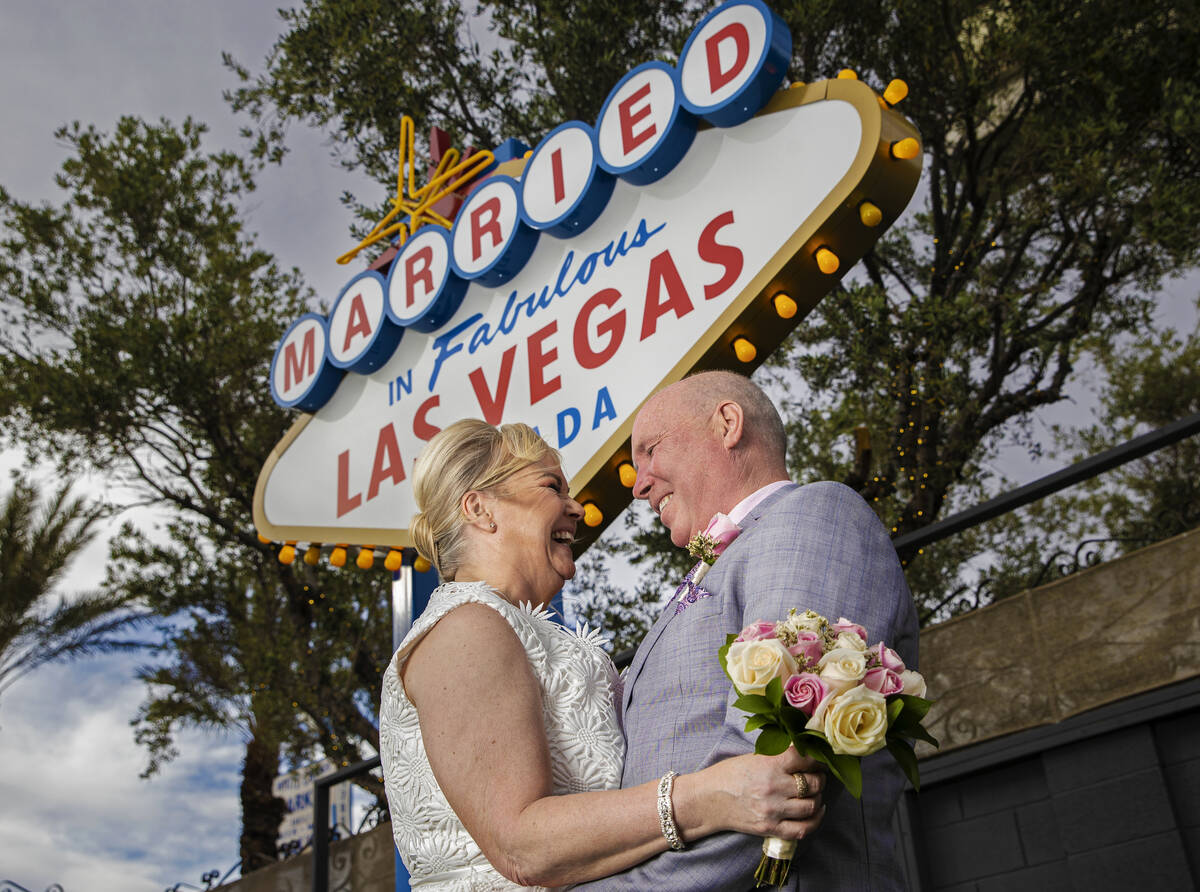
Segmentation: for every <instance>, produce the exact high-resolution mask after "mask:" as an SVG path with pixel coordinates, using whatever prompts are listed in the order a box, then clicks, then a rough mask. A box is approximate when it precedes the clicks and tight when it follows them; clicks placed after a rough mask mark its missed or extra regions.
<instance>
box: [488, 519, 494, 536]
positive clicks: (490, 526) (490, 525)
mask: <svg viewBox="0 0 1200 892" xmlns="http://www.w3.org/2000/svg"><path fill="white" fill-rule="evenodd" d="M488 528H489V529H490V530H491V531H492V532H493V533H494V532H496V521H494V520H493V521H491V522H490V523H489V524H488Z"/></svg>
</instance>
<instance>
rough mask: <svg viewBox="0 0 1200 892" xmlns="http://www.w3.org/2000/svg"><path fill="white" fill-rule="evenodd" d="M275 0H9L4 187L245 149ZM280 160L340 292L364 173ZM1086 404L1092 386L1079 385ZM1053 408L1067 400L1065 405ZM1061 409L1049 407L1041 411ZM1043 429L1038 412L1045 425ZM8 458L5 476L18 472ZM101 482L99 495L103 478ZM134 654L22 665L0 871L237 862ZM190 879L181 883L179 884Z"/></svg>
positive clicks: (279, 212) (299, 249) (99, 563)
mask: <svg viewBox="0 0 1200 892" xmlns="http://www.w3.org/2000/svg"><path fill="white" fill-rule="evenodd" d="M276 5H279V4H277V3H276V2H271V0H268V2H260V0H204V2H184V0H103V2H87V0H0V113H2V115H3V121H4V126H3V127H2V128H0V184H3V185H4V187H5V188H7V189H8V190H9V191H10V192H11V193H13V194H14V195H15V196H17V197H18V198H21V199H24V200H40V199H55V200H57V197H58V196H57V195H56V190H55V188H54V186H53V181H52V177H53V174H54V172H55V171H56V170H57V168H58V166H59V164H60V163H61V162H62V160H63V158H64V149H63V147H62V146H61V145H59V144H57V143H56V142H55V140H54V138H53V131H54V130H55V129H56V128H57V127H58V126H59V125H61V124H63V123H67V122H69V121H72V120H79V121H81V122H84V123H89V122H90V123H95V124H97V125H98V126H99V127H100V128H101V129H110V128H111V126H112V124H113V122H114V121H115V120H116V118H117V117H118V116H120V115H122V114H134V115H140V116H144V117H148V118H151V119H157V118H159V117H168V118H171V119H173V120H176V121H178V120H181V119H182V118H184V117H185V116H187V115H191V116H192V117H194V118H196V119H199V120H203V121H206V122H208V123H209V124H210V126H211V132H210V145H211V146H212V147H213V148H217V147H236V146H237V145H238V137H237V135H236V131H237V127H238V125H239V122H238V121H237V120H235V119H234V118H233V116H232V115H231V114H230V113H229V112H228V110H227V108H226V106H225V104H224V102H223V100H222V99H221V91H222V90H223V89H226V88H229V87H231V86H233V79H232V77H231V76H230V75H229V74H228V73H227V72H226V71H225V70H224V69H223V68H222V66H221V61H220V54H221V51H222V50H228V51H230V52H232V53H233V54H234V56H235V57H236V58H238V59H239V60H240V61H242V62H244V63H247V64H249V65H250V66H251V67H252V68H256V67H257V66H258V64H259V63H260V62H261V60H262V58H263V57H264V56H265V54H266V52H267V51H268V49H269V48H270V46H271V43H272V41H273V40H274V38H275V36H276V35H277V33H278V31H279V27H280V26H279V20H278V17H277V15H276V13H275V7H276ZM289 144H290V145H291V147H292V154H291V155H290V156H289V158H288V160H287V162H286V163H285V165H284V166H283V168H282V169H279V170H273V171H269V172H268V173H267V174H265V175H264V176H262V177H261V178H260V189H259V191H258V192H257V193H256V194H255V196H254V198H253V202H254V203H253V205H252V206H251V207H250V208H249V220H250V226H251V228H252V229H254V230H256V231H257V232H258V233H259V236H260V239H261V243H262V244H263V245H264V246H265V247H266V248H268V249H269V250H271V251H273V252H274V253H275V254H276V255H277V256H278V257H279V258H280V259H281V261H282V262H283V263H284V264H286V265H296V266H299V267H300V268H301V269H302V270H303V271H304V273H305V275H306V276H307V278H308V280H309V282H310V283H311V284H312V285H313V286H314V287H315V288H316V289H317V291H318V292H319V293H321V294H322V295H324V296H325V297H326V299H328V300H332V298H333V297H335V296H336V294H337V291H338V290H339V289H340V287H341V285H342V284H344V282H345V280H346V278H347V276H346V272H345V268H344V267H338V266H337V265H336V264H335V263H334V261H333V258H334V257H335V256H336V255H337V254H338V253H340V252H341V251H342V250H344V249H345V247H347V246H348V245H347V237H346V232H347V226H348V222H349V221H348V218H347V216H346V214H345V213H344V212H343V211H342V208H341V205H340V204H339V202H338V196H339V194H340V193H341V192H342V191H343V190H344V189H347V188H349V189H352V190H355V189H360V188H361V186H362V183H361V182H360V181H358V180H355V179H354V178H352V177H349V176H348V175H346V174H345V173H344V172H342V171H341V170H340V169H339V168H337V166H336V165H335V164H334V163H333V162H332V161H331V160H330V159H329V156H328V152H327V149H326V147H325V146H323V145H322V143H321V140H320V138H318V137H316V136H314V135H313V134H311V133H308V132H305V131H303V130H301V129H300V128H298V127H297V128H293V131H292V133H291V134H290V137H289ZM1196 293H1197V280H1196V279H1195V278H1193V279H1192V280H1191V281H1188V282H1182V283H1176V284H1175V285H1173V286H1172V287H1171V288H1170V289H1168V291H1167V293H1166V294H1165V295H1164V298H1163V301H1162V318H1163V319H1164V321H1167V322H1170V323H1174V324H1178V325H1187V326H1189V327H1190V326H1191V325H1193V324H1194V321H1195V308H1194V306H1195V305H1194V301H1195V295H1196ZM1077 404H1078V405H1077V408H1076V410H1075V411H1076V412H1077V413H1081V412H1082V413H1085V412H1086V407H1087V404H1088V398H1087V394H1086V392H1082V391H1081V392H1080V393H1079V394H1077ZM1056 414H1058V413H1056ZM1049 420H1052V419H1047V422H1048V421H1049ZM1043 427H1044V424H1043ZM17 464H18V459H17V457H16V456H14V455H12V454H7V455H5V454H0V475H3V477H4V478H6V477H7V472H8V471H9V470H10V469H12V468H14V467H16V466H17ZM1054 469H1055V468H1054V467H1046V466H1040V467H1039V466H1037V465H1034V464H1030V463H1029V462H1028V461H1027V460H1025V459H1024V458H1023V457H1022V456H1021V455H1020V454H1019V453H1009V454H1008V455H1007V456H1006V458H1005V459H1004V464H1003V466H1002V467H1000V468H999V470H1001V471H1004V472H1007V473H1009V474H1010V475H1012V476H1015V477H1017V478H1018V480H1020V481H1021V482H1024V480H1028V479H1030V478H1032V477H1034V476H1038V475H1039V474H1043V473H1047V472H1049V471H1050V470H1054ZM91 486H92V488H93V489H94V490H96V491H103V489H104V484H103V481H98V480H93V481H91ZM104 557H105V547H104V543H103V542H98V543H97V544H96V545H94V546H93V547H92V548H91V549H90V550H89V551H88V552H87V553H86V554H85V555H84V557H83V558H82V559H81V561H80V562H79V564H78V566H77V567H76V569H75V572H74V573H73V574H72V577H71V580H70V582H69V585H68V588H71V587H74V588H81V587H84V586H87V585H89V584H92V583H94V582H96V581H98V580H99V579H100V577H101V576H102V571H103V563H104ZM136 662H137V661H136V660H132V659H117V658H101V659H96V660H89V661H86V662H83V663H77V664H73V665H68V666H54V667H49V668H46V669H43V670H42V671H40V672H38V673H36V674H34V675H32V676H30V677H28V678H26V679H25V680H23V681H22V682H19V683H18V684H17V685H16V686H15V687H14V688H12V689H11V690H10V691H9V692H8V693H7V694H6V695H5V697H4V700H3V703H2V704H0V881H3V880H6V879H10V880H13V881H15V882H17V883H20V884H21V885H23V886H25V887H27V888H29V889H31V890H35V892H41V890H44V889H46V887H47V886H49V885H50V884H51V883H59V884H61V885H62V887H63V888H64V890H65V892H131V890H134V892H136V890H142V889H146V890H161V889H164V888H168V887H170V886H173V885H174V884H176V883H179V882H187V883H191V884H192V885H193V886H200V885H201V884H200V875H201V874H202V873H204V872H205V871H208V870H214V869H215V870H219V871H220V872H221V873H224V872H225V871H226V870H227V869H228V868H229V867H230V866H232V865H233V863H234V862H235V861H236V860H237V835H238V824H239V815H238V798H237V782H238V772H239V766H240V759H241V746H240V742H239V741H238V740H237V739H236V738H235V737H231V736H220V735H205V734H201V733H193V734H188V735H185V736H183V737H182V738H181V739H180V741H179V743H180V750H181V755H180V757H179V758H178V759H177V760H176V761H175V762H174V763H172V764H170V765H168V766H167V767H166V768H165V769H164V771H163V772H162V774H161V776H159V777H156V778H155V779H154V780H150V781H143V780H140V779H139V778H138V774H139V772H140V771H141V770H142V768H143V767H144V764H145V758H144V753H143V752H142V751H141V750H139V749H138V747H137V746H136V745H135V744H134V741H133V736H132V730H131V728H130V726H129V720H130V719H131V718H132V717H133V716H134V714H135V713H136V710H137V707H138V704H139V703H140V702H141V698H142V690H141V687H140V685H139V684H138V683H137V682H136V681H134V680H133V677H132V675H133V671H134V668H135V666H136ZM184 888H187V887H186V886H185V887H184Z"/></svg>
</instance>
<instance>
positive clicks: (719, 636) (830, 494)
mask: <svg viewBox="0 0 1200 892" xmlns="http://www.w3.org/2000/svg"><path fill="white" fill-rule="evenodd" d="M741 526H742V529H743V532H742V534H741V535H740V536H739V537H738V538H737V539H736V540H734V542H733V544H731V545H730V546H729V548H728V549H727V550H726V551H725V553H724V554H723V555H721V557H720V559H719V560H718V561H717V562H716V564H714V565H713V567H712V569H711V570H710V571H709V573H708V575H707V576H706V577H705V578H704V580H703V583H702V585H701V586H700V587H699V588H698V589H693V590H691V592H690V596H689V597H686V598H685V599H684V601H683V606H682V608H681V607H680V606H679V605H680V600H679V599H678V598H676V599H673V600H672V602H671V603H670V604H668V605H667V607H666V609H665V610H664V611H663V614H662V616H661V617H659V619H658V621H657V622H656V623H655V624H654V626H653V627H652V628H651V629H650V632H649V633H648V634H647V635H646V638H645V640H644V641H643V642H642V644H641V646H640V647H639V648H638V651H637V655H636V656H635V657H634V660H633V663H632V664H631V665H630V667H629V672H628V674H627V676H626V680H625V699H624V723H625V736H626V742H627V752H626V756H625V771H624V776H623V778H622V786H623V787H632V786H636V785H638V784H641V783H644V782H645V781H649V780H657V779H658V778H659V777H661V776H662V775H663V774H665V773H666V772H667V771H668V770H669V769H672V768H673V769H675V770H676V771H679V772H681V773H683V772H689V771H696V770H698V769H700V768H704V767H705V766H707V765H711V764H713V763H714V762H716V761H718V760H720V759H723V758H726V757H728V756H733V755H738V754H741V753H746V752H752V751H753V749H754V744H753V740H752V735H747V734H746V733H744V732H743V730H742V729H743V727H744V726H745V722H746V715H745V713H742V712H740V711H739V710H736V709H733V708H732V707H731V706H730V704H731V703H732V701H733V695H732V689H731V685H730V683H729V680H728V679H727V678H726V677H725V675H724V673H722V671H721V667H720V664H719V663H718V662H717V649H718V648H719V647H721V645H723V644H724V643H725V636H726V634H727V633H729V632H735V633H736V632H738V631H739V630H740V629H741V628H742V627H743V626H745V625H746V624H747V623H750V622H753V621H755V620H767V621H775V620H779V619H782V618H784V617H785V616H786V615H787V612H788V609H789V608H791V607H796V608H798V609H800V610H804V609H812V610H815V611H817V612H818V613H820V614H822V615H823V616H827V617H829V619H830V620H837V619H838V618H839V617H842V616H845V617H847V618H849V619H851V620H853V621H854V622H857V623H860V624H861V625H863V626H865V627H866V629H867V632H868V635H869V636H870V641H871V643H875V642H877V641H879V640H883V641H885V642H886V643H887V644H888V645H889V646H890V647H893V648H894V649H895V650H896V651H898V652H899V654H900V656H901V657H902V659H903V660H904V662H905V664H906V665H908V666H909V667H911V668H915V667H916V665H917V617H916V610H915V607H914V604H913V599H912V595H911V594H910V593H909V590H908V586H907V584H906V583H905V581H904V574H903V572H902V570H901V567H900V561H899V560H898V558H897V556H896V552H895V549H894V548H893V547H892V543H891V541H890V539H889V538H888V536H887V533H886V532H885V530H884V528H883V525H882V524H881V523H880V522H879V520H878V518H876V516H875V514H874V512H872V511H871V509H870V508H869V507H868V506H867V504H866V503H865V502H864V501H863V500H862V498H861V497H860V496H859V495H858V494H857V493H855V492H854V491H853V490H851V489H849V488H847V487H845V486H842V485H841V484H838V483H814V484H810V485H808V486H795V485H793V486H788V487H784V488H782V489H780V490H779V491H777V492H775V493H772V494H771V495H770V496H768V497H767V498H766V499H764V500H763V502H761V503H760V504H759V505H758V506H757V507H756V508H755V509H754V511H752V512H751V514H750V516H749V517H747V518H745V519H744V520H743V522H742V524H741ZM681 588H683V587H681ZM903 783H904V781H903V775H902V774H901V773H900V770H899V769H898V768H897V767H896V766H895V764H894V762H893V760H892V758H891V756H890V755H888V753H887V752H886V751H884V752H881V753H877V754H875V755H874V756H870V757H868V758H866V759H865V760H864V761H863V791H864V792H863V798H862V801H861V802H860V801H857V800H855V799H854V798H853V797H852V796H850V795H849V794H847V793H845V791H844V790H840V789H835V790H831V793H830V794H827V795H826V800H825V801H826V804H827V806H828V811H827V813H826V815H825V820H824V822H823V823H822V825H821V828H820V830H818V831H817V833H816V834H814V835H813V836H812V838H810V839H807V840H804V841H802V842H801V843H800V846H799V848H798V850H797V853H796V857H795V859H794V861H793V863H792V871H791V875H790V876H789V878H788V888H791V889H797V890H799V889H805V890H841V889H845V890H859V889H872V890H897V889H902V888H903V880H902V878H901V877H902V875H901V872H900V867H899V861H898V857H897V853H896V852H895V840H894V838H893V834H892V816H893V812H894V811H895V807H896V803H897V800H898V798H899V794H900V791H901V789H902V787H903ZM831 787H833V788H837V784H836V782H834V783H833V784H831ZM761 851H762V840H761V839H759V838H757V837H751V836H745V835H741V834H735V833H720V834H716V835H714V836H710V837H708V838H707V839H703V840H700V841H698V842H697V843H695V844H694V845H690V846H689V847H688V848H687V849H686V850H685V851H683V852H665V853H663V854H661V855H659V856H657V857H655V858H652V859H650V860H649V861H646V862H644V863H642V864H641V865H639V866H637V867H635V868H633V869H631V870H628V871H626V872H624V873H621V874H617V875H615V876H611V877H606V878H605V879H602V880H597V881H595V882H592V883H587V884H584V885H581V886H578V887H576V888H577V889H580V890H591V892H610V890H646V889H657V890H713V892H716V890H730V892H735V890H736V892H741V890H745V889H750V888H752V887H753V872H754V868H755V866H756V865H757V864H758V859H759V856H760V854H761Z"/></svg>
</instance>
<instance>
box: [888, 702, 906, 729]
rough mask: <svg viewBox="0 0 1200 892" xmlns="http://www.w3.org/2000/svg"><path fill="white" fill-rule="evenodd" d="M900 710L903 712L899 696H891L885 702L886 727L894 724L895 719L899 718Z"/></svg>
mask: <svg viewBox="0 0 1200 892" xmlns="http://www.w3.org/2000/svg"><path fill="white" fill-rule="evenodd" d="M902 712H904V701H903V700H901V699H900V698H899V697H893V698H892V699H891V700H889V701H888V702H887V717H888V728H891V727H892V725H894V724H896V719H898V718H900V714H901V713H902Z"/></svg>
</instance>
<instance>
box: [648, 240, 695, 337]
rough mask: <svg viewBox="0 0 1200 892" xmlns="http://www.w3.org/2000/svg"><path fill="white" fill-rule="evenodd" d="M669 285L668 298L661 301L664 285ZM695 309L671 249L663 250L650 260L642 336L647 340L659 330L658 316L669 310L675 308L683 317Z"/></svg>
mask: <svg viewBox="0 0 1200 892" xmlns="http://www.w3.org/2000/svg"><path fill="white" fill-rule="evenodd" d="M664 285H666V286H667V299H666V300H664V301H659V299H658V297H659V292H660V291H661V289H662V286H664ZM693 309H695V308H694V307H693V306H692V301H691V298H689V297H688V293H687V289H686V288H684V287H683V279H681V278H680V277H679V270H677V269H676V268H675V261H674V260H672V259H671V252H670V251H663V252H662V253H661V254H659V255H658V256H657V257H655V258H654V259H653V260H651V261H650V278H649V280H648V281H647V282H646V310H645V314H644V315H643V316H642V336H641V338H639V340H642V341H644V340H646V338H648V337H650V335H652V334H654V332H655V331H657V330H658V317H659V316H662V315H663V314H664V313H666V312H667V310H674V311H675V315H676V316H677V317H679V318H680V319H682V318H683V317H684V316H686V315H687V314H688V313H690V312H692V310H693Z"/></svg>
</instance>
